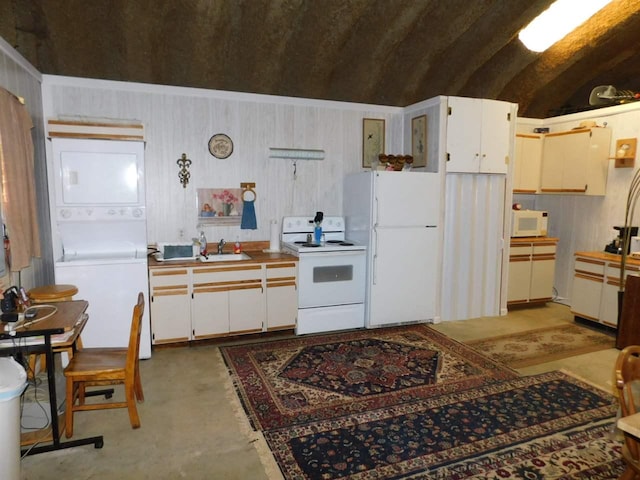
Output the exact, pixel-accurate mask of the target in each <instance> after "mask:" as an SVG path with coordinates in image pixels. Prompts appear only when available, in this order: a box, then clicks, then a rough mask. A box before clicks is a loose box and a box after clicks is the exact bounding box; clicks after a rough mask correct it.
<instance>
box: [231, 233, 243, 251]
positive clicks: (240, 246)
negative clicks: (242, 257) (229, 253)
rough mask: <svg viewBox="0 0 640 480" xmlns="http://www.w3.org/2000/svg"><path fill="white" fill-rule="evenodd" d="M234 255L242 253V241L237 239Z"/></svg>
mask: <svg viewBox="0 0 640 480" xmlns="http://www.w3.org/2000/svg"><path fill="white" fill-rule="evenodd" d="M233 253H242V245H240V239H239V238H238V237H236V243H235V245H234V246H233Z"/></svg>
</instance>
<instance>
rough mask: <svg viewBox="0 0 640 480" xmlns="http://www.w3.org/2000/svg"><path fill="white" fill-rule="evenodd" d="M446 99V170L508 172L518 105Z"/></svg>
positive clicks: (466, 99) (481, 100)
mask: <svg viewBox="0 0 640 480" xmlns="http://www.w3.org/2000/svg"><path fill="white" fill-rule="evenodd" d="M447 101H448V107H449V116H448V120H447V172H448V173H451V172H459V173H507V168H508V163H509V155H510V150H511V146H512V142H513V136H512V133H511V132H512V129H511V121H512V119H513V120H514V121H515V106H514V105H513V104H511V103H507V102H501V101H497V100H487V99H480V98H463V97H448V100H447Z"/></svg>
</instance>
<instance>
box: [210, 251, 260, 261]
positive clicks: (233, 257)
mask: <svg viewBox="0 0 640 480" xmlns="http://www.w3.org/2000/svg"><path fill="white" fill-rule="evenodd" d="M239 260H251V257H250V256H249V255H247V254H246V253H244V252H242V253H219V254H209V256H207V257H206V258H205V257H200V261H201V262H205V263H209V262H237V261H239Z"/></svg>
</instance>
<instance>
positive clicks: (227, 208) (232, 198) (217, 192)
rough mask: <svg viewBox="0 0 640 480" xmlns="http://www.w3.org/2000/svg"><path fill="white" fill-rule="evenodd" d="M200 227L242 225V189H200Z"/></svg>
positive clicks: (198, 200) (198, 201)
mask: <svg viewBox="0 0 640 480" xmlns="http://www.w3.org/2000/svg"><path fill="white" fill-rule="evenodd" d="M197 194H198V196H197V204H198V225H240V220H241V219H242V206H243V203H242V189H241V188H198V189H197Z"/></svg>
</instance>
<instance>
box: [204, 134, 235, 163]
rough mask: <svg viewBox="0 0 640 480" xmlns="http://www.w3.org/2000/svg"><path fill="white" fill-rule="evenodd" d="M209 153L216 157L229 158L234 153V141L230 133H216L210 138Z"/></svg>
mask: <svg viewBox="0 0 640 480" xmlns="http://www.w3.org/2000/svg"><path fill="white" fill-rule="evenodd" d="M209 153H210V154H211V155H213V156H214V157H216V158H227V157H229V155H231V154H232V153H233V142H232V141H231V138H229V136H228V135H225V134H224V133H216V134H215V135H214V136H213V137H211V138H210V139H209Z"/></svg>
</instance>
